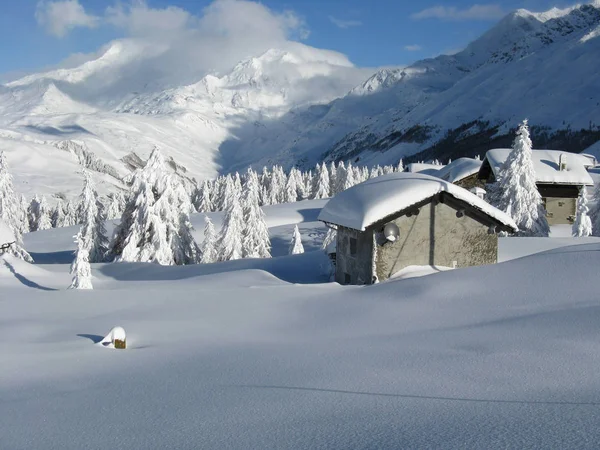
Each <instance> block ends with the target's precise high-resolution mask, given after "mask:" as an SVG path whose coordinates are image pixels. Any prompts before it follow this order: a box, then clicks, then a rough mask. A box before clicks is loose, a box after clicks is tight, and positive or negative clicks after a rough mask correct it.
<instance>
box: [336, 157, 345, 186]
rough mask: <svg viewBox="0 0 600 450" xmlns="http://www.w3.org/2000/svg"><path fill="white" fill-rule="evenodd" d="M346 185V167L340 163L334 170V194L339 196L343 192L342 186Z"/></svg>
mask: <svg viewBox="0 0 600 450" xmlns="http://www.w3.org/2000/svg"><path fill="white" fill-rule="evenodd" d="M345 183H346V165H345V164H344V161H340V163H339V164H338V166H337V170H336V180H335V193H336V194H339V193H340V192H342V191H343V190H344V184H345Z"/></svg>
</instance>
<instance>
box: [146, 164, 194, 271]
mask: <svg viewBox="0 0 600 450" xmlns="http://www.w3.org/2000/svg"><path fill="white" fill-rule="evenodd" d="M166 178H167V179H166V180H165V181H164V186H165V189H164V191H163V193H162V194H161V196H160V198H159V199H158V200H157V201H156V204H155V206H154V210H155V212H156V214H157V215H158V216H159V217H160V220H161V221H162V225H163V226H164V231H165V240H166V245H165V246H163V247H161V248H165V249H170V254H169V255H165V256H164V257H163V258H161V260H162V261H165V262H161V264H176V265H183V264H196V263H198V262H199V260H200V248H199V247H198V245H197V244H196V241H195V240H194V238H193V236H192V231H193V229H194V228H193V227H192V224H191V222H190V212H191V211H192V209H193V206H192V204H191V201H190V197H189V195H188V194H187V192H186V191H185V188H184V187H183V185H182V183H180V182H178V180H177V179H175V177H174V176H167V177H166ZM165 251H166V250H165ZM167 253H169V252H168V251H167Z"/></svg>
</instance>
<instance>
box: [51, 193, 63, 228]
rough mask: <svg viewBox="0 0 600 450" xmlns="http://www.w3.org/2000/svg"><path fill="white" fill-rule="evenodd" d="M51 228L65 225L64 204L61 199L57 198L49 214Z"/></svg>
mask: <svg viewBox="0 0 600 450" xmlns="http://www.w3.org/2000/svg"><path fill="white" fill-rule="evenodd" d="M50 222H51V223H52V228H61V227H64V226H65V206H64V202H63V200H62V199H60V198H59V199H58V200H57V202H56V205H55V206H54V209H53V210H52V214H51V216H50Z"/></svg>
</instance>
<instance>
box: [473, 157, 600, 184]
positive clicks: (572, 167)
mask: <svg viewBox="0 0 600 450" xmlns="http://www.w3.org/2000/svg"><path fill="white" fill-rule="evenodd" d="M510 152H511V149H509V148H497V149H493V150H489V151H488V152H487V153H486V156H485V157H486V158H487V160H488V161H489V163H490V166H491V168H492V170H493V172H494V176H496V177H498V172H499V171H500V169H501V167H502V165H503V164H504V162H505V161H506V159H507V158H508V154H509V153H510ZM532 155H533V167H534V169H535V175H536V180H535V181H536V183H548V184H576V185H583V184H585V185H588V186H591V185H593V184H594V182H593V181H592V178H591V177H590V174H589V173H588V171H587V169H588V168H589V167H591V166H593V162H592V160H591V158H590V157H589V156H586V155H578V154H576V153H568V152H563V151H560V150H533V152H532ZM560 155H564V158H566V162H567V168H566V170H559V165H558V163H559V160H560Z"/></svg>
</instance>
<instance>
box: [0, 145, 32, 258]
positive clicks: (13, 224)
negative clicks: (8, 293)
mask: <svg viewBox="0 0 600 450" xmlns="http://www.w3.org/2000/svg"><path fill="white" fill-rule="evenodd" d="M0 220H1V221H2V222H4V223H5V224H6V226H7V227H9V229H10V230H11V232H12V234H13V235H14V238H15V242H14V244H12V245H11V246H10V248H9V249H8V250H7V251H8V252H9V253H11V254H13V255H14V256H17V257H18V258H21V259H23V260H25V261H28V262H32V261H33V260H32V258H31V256H30V255H29V253H27V251H26V250H25V248H24V247H23V233H24V232H27V231H28V228H29V226H28V225H25V224H26V223H27V220H26V215H24V211H23V207H22V205H21V201H20V199H19V198H17V196H16V194H15V191H14V187H13V181H12V176H11V174H10V172H9V168H8V162H7V160H6V155H5V154H4V152H3V151H0ZM3 244H4V242H3Z"/></svg>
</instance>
